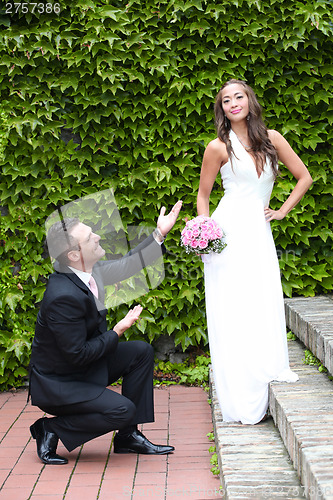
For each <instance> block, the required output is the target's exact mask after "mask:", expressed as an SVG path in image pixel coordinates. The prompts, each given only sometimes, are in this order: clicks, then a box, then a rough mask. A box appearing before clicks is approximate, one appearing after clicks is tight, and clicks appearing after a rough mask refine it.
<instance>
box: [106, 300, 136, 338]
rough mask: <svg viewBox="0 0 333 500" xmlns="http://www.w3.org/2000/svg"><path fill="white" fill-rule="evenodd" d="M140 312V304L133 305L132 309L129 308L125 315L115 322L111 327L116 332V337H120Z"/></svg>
mask: <svg viewBox="0 0 333 500" xmlns="http://www.w3.org/2000/svg"><path fill="white" fill-rule="evenodd" d="M141 313H142V306H135V307H134V308H133V309H130V310H129V311H128V313H127V314H126V316H125V317H124V318H123V319H121V320H120V321H119V323H117V324H116V326H115V327H114V328H113V331H114V332H116V333H117V335H118V337H120V336H121V335H122V334H123V333H124V332H125V331H126V330H127V329H128V328H130V327H131V326H132V325H133V323H135V321H137V320H138V319H139V317H140V314H141Z"/></svg>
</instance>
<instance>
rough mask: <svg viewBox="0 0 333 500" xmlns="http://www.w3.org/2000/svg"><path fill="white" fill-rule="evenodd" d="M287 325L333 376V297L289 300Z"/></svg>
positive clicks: (286, 301)
mask: <svg viewBox="0 0 333 500" xmlns="http://www.w3.org/2000/svg"><path fill="white" fill-rule="evenodd" d="M284 302H285V312H286V323H287V327H288V328H290V330H291V331H292V332H293V333H294V334H295V335H296V336H297V337H298V338H299V339H300V340H301V341H302V342H303V344H304V345H305V346H306V347H307V348H308V349H310V351H311V352H312V353H313V354H314V355H315V356H316V357H317V358H318V359H319V360H320V362H321V363H322V364H323V365H324V366H325V368H327V370H328V371H329V373H330V374H331V375H333V299H332V296H328V295H327V296H324V295H323V296H317V297H296V298H293V299H285V301H284Z"/></svg>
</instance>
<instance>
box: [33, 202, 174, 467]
mask: <svg viewBox="0 0 333 500" xmlns="http://www.w3.org/2000/svg"><path fill="white" fill-rule="evenodd" d="M181 205H182V202H181V201H178V202H177V203H176V204H175V205H174V207H173V208H172V210H171V212H170V213H169V214H168V215H165V207H162V209H161V212H160V215H159V217H158V220H157V227H156V229H155V230H154V232H153V233H152V234H151V235H150V236H149V237H148V238H146V239H145V240H144V241H143V242H142V243H140V244H139V245H138V246H137V247H136V248H134V249H133V250H131V251H130V252H129V253H128V254H126V255H125V256H124V257H123V258H121V259H118V260H113V261H112V260H111V261H101V262H99V261H100V259H101V258H102V257H103V256H104V254H105V251H104V250H103V248H102V247H101V245H100V237H99V236H98V235H97V234H94V233H93V232H92V230H91V228H90V227H89V226H87V225H85V224H83V223H82V222H80V221H79V220H78V219H75V218H72V219H64V220H63V221H59V222H57V223H55V224H54V225H53V226H52V227H51V228H50V230H49V231H48V234H47V243H48V248H49V252H50V254H51V256H52V257H54V258H55V259H56V263H55V266H54V267H55V273H53V274H52V275H51V276H50V278H49V281H48V285H47V289H46V291H45V294H44V298H43V302H42V305H41V308H40V311H39V313H38V317H37V323H36V330H35V337H34V340H33V343H32V353H31V361H30V384H29V394H30V395H31V399H32V404H33V405H36V406H38V407H39V408H40V409H41V410H42V411H44V412H46V413H48V414H50V415H54V416H53V417H52V418H45V417H44V418H40V419H39V420H37V421H36V422H35V423H34V424H33V425H31V427H30V431H31V434H32V437H33V438H34V439H36V444H37V454H38V457H39V458H40V460H41V461H42V462H43V463H45V464H51V465H58V464H66V463H67V462H68V460H67V459H66V458H64V457H61V456H59V455H58V454H57V453H56V450H57V445H58V440H59V439H60V440H61V441H62V443H63V444H64V446H65V447H66V449H67V450H68V451H72V450H74V449H75V448H76V447H78V446H80V445H82V444H83V443H85V442H87V441H89V440H91V439H94V438H95V437H98V436H101V435H103V434H106V433H108V432H110V431H112V430H115V429H117V430H118V432H117V433H116V435H115V438H114V452H115V453H143V454H165V453H170V452H172V451H173V450H174V447H173V446H166V445H156V444H153V443H151V442H150V441H149V440H148V439H147V438H146V437H145V436H144V435H143V434H142V433H141V432H140V431H139V430H138V428H137V424H140V423H144V422H153V421H154V403H153V367H154V353H153V348H152V346H151V345H150V344H148V343H146V342H142V341H126V342H119V338H120V337H121V336H122V335H123V333H124V332H125V331H126V330H127V329H128V328H130V326H131V325H133V323H134V322H135V321H137V320H138V319H139V317H140V314H141V311H142V307H141V306H140V305H137V306H135V307H134V308H133V309H131V310H130V311H129V312H128V313H127V315H126V316H125V317H124V318H123V319H122V320H121V321H119V322H118V323H117V324H116V325H115V326H113V328H112V329H108V327H107V322H106V313H107V311H106V310H105V309H104V308H103V304H102V302H103V296H104V295H103V294H104V290H103V287H104V285H110V284H113V283H117V282H119V281H122V280H124V279H127V278H129V277H130V276H132V275H133V274H135V273H136V272H138V271H140V270H141V269H142V268H143V267H145V266H146V265H148V264H151V263H152V262H154V261H155V260H156V259H157V258H158V257H160V256H161V245H162V244H163V240H164V238H165V236H166V235H167V233H168V232H169V231H170V229H171V228H172V227H173V226H174V224H175V222H176V219H177V217H178V214H179V211H180V209H181ZM162 247H163V245H162ZM120 377H122V378H123V382H122V394H118V393H117V392H114V391H113V390H111V389H109V388H107V386H109V385H110V384H112V383H113V382H115V381H117V380H118V379H119V378H120Z"/></svg>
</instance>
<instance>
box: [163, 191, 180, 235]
mask: <svg viewBox="0 0 333 500" xmlns="http://www.w3.org/2000/svg"><path fill="white" fill-rule="evenodd" d="M182 204H183V202H182V201H181V200H180V201H177V203H176V204H175V205H174V206H173V207H172V209H171V211H170V212H169V213H168V215H165V210H166V209H165V207H162V208H161V211H160V215H159V217H158V219H157V228H158V229H159V231H160V233H161V234H162V236H163V237H165V236H166V235H167V234H168V232H169V231H170V229H171V228H172V227H173V226H174V224H175V222H176V220H177V217H178V215H179V212H180V209H181V208H182Z"/></svg>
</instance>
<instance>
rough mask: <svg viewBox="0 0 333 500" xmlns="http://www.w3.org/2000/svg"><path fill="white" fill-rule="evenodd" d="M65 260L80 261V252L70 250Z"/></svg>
mask: <svg viewBox="0 0 333 500" xmlns="http://www.w3.org/2000/svg"><path fill="white" fill-rule="evenodd" d="M67 258H68V260H69V261H70V262H78V261H79V260H80V252H79V251H78V250H71V251H70V252H68V254H67Z"/></svg>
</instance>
